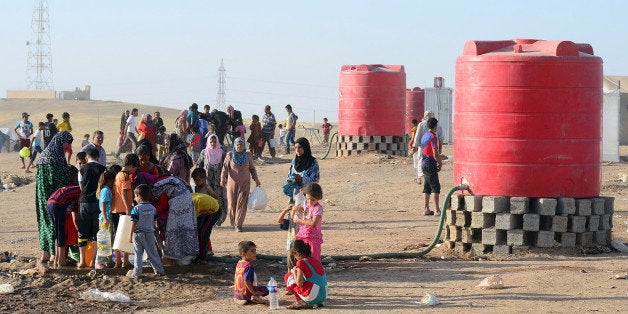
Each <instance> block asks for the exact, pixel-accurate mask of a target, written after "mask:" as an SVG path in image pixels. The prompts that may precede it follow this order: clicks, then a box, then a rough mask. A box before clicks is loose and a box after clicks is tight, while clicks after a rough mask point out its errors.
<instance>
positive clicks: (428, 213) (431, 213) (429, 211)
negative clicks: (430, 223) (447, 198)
mask: <svg viewBox="0 0 628 314" xmlns="http://www.w3.org/2000/svg"><path fill="white" fill-rule="evenodd" d="M432 215H434V212H433V211H431V210H429V209H427V210H425V211H424V212H423V216H432Z"/></svg>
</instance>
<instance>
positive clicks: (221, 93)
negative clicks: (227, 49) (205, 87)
mask: <svg viewBox="0 0 628 314" xmlns="http://www.w3.org/2000/svg"><path fill="white" fill-rule="evenodd" d="M226 73H227V71H226V70H225V64H224V62H223V61H222V59H220V67H219V68H218V93H217V94H216V109H218V110H221V111H224V110H225V107H226V105H227V99H226V98H225V89H226V87H227V74H226Z"/></svg>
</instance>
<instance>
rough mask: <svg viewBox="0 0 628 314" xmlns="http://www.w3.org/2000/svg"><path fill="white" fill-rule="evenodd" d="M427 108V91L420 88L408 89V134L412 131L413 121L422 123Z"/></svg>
mask: <svg viewBox="0 0 628 314" xmlns="http://www.w3.org/2000/svg"><path fill="white" fill-rule="evenodd" d="M424 108H425V91H424V90H422V89H421V88H420V87H415V88H413V89H406V134H408V133H410V129H412V119H417V121H419V122H421V119H423V109H424Z"/></svg>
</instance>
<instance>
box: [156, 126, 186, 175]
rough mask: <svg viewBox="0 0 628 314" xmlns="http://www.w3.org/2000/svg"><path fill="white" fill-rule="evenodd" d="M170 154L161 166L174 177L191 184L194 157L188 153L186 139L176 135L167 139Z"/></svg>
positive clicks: (165, 157)
mask: <svg viewBox="0 0 628 314" xmlns="http://www.w3.org/2000/svg"><path fill="white" fill-rule="evenodd" d="M166 145H167V146H168V154H166V156H164V158H163V159H162V160H161V165H162V166H163V167H164V168H166V170H168V172H170V173H172V175H173V176H175V177H177V178H179V179H181V180H182V181H183V182H185V184H188V185H189V184H190V169H191V168H192V157H190V155H189V154H188V153H187V147H186V146H185V139H183V138H181V137H180V136H179V135H177V134H176V133H171V134H170V136H168V137H167V143H166Z"/></svg>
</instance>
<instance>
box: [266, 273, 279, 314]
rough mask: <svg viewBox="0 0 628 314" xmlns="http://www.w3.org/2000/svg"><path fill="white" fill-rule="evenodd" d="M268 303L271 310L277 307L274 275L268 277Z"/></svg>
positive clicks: (277, 300)
mask: <svg viewBox="0 0 628 314" xmlns="http://www.w3.org/2000/svg"><path fill="white" fill-rule="evenodd" d="M267 288H268V303H269V305H270V309H271V310H278V309H279V299H278V298H277V282H276V281H275V278H274V277H270V281H269V282H268V286H267Z"/></svg>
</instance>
